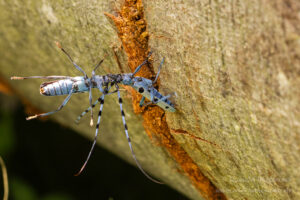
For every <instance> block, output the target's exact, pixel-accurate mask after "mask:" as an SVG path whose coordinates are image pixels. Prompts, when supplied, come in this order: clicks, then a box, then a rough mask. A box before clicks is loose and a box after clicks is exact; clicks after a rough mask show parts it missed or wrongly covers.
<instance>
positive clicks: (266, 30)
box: [0, 0, 300, 200]
mask: <svg viewBox="0 0 300 200" xmlns="http://www.w3.org/2000/svg"><path fill="white" fill-rule="evenodd" d="M144 6H145V13H146V20H147V23H148V31H149V33H150V35H151V39H150V47H151V49H152V50H153V52H154V54H155V59H154V61H155V64H154V66H155V67H156V68H155V70H156V71H157V66H158V65H159V62H160V59H161V58H162V56H164V57H166V62H165V64H164V66H163V68H162V71H161V75H160V83H161V86H160V88H161V91H162V92H163V93H164V94H166V93H167V92H176V93H177V98H176V99H175V103H176V108H177V109H178V112H176V113H174V114H172V113H166V116H167V121H168V125H169V127H170V128H171V129H174V130H178V129H180V130H185V131H186V132H188V133H189V134H190V135H193V136H196V137H201V138H204V139H206V140H208V141H210V142H213V143H215V144H217V146H214V145H211V144H209V143H206V142H203V141H200V140H197V139H195V137H191V136H189V135H180V134H176V133H175V132H174V133H173V134H174V137H176V139H177V141H178V142H179V143H180V144H181V146H182V147H183V148H184V149H185V150H186V152H187V153H188V154H189V156H191V157H192V158H193V160H194V161H195V162H196V163H197V165H198V166H199V168H200V169H201V171H202V172H203V173H204V174H205V175H206V176H207V177H208V178H209V179H210V180H211V181H212V182H213V183H214V185H215V186H216V187H217V188H218V189H220V190H221V191H222V192H224V194H225V195H226V197H228V199H248V200H249V199H300V191H299V188H300V165H299V161H300V149H299V147H300V136H299V134H300V105H299V104H300V90H299V85H300V59H299V58H300V23H299V22H300V20H299V18H300V16H299V11H300V3H299V2H297V1H293V0H290V1H279V0H275V1H267V0H265V1H257V0H256V1H250V0H246V1H230V2H228V1H204V0H203V1H191V0H187V1H163V0H154V1H144ZM117 7H118V5H116V4H115V2H114V1H100V0H98V1H84V0H76V1H70V2H69V1H36V0H31V1H25V2H23V1H22V2H21V1H17V0H1V1H0V20H1V24H0V27H1V28H0V34H1V35H0V51H1V59H0V73H1V74H2V75H3V77H4V78H6V79H7V80H8V79H9V78H10V77H11V76H30V75H68V76H79V75H81V74H80V72H79V71H77V70H76V69H75V68H74V67H73V66H72V64H71V63H70V62H69V61H68V59H67V57H66V56H65V55H63V53H62V52H61V51H60V50H59V49H58V48H56V46H55V44H54V41H59V42H61V44H62V45H63V47H64V48H65V49H66V50H67V51H68V52H69V53H70V54H71V55H72V57H73V59H74V60H75V61H76V63H77V64H79V65H80V66H82V67H83V68H84V70H85V71H86V72H87V73H88V74H90V73H91V71H92V68H93V67H94V66H95V65H96V64H97V62H98V61H99V59H101V58H103V57H104V54H108V55H109V56H107V59H106V60H105V62H104V64H103V67H102V68H101V70H98V73H99V74H100V73H101V74H105V73H108V72H111V73H119V70H118V67H117V64H116V61H115V60H114V57H113V53H112V50H111V47H112V46H118V45H120V42H119V40H118V38H117V34H116V31H115V29H114V27H113V25H112V24H111V23H109V21H108V20H107V19H106V17H105V16H104V15H103V12H109V13H114V12H115V10H116V9H117ZM119 55H120V56H121V57H122V58H123V59H122V61H123V62H122V63H123V66H124V67H125V69H124V70H125V71H127V72H129V68H128V67H127V66H126V64H125V63H126V62H125V61H126V56H125V55H123V54H122V53H121V52H119ZM41 82H43V81H42V80H24V81H10V83H11V85H12V86H13V88H14V89H16V90H17V91H18V93H20V95H21V96H23V97H24V98H26V99H27V100H29V101H30V102H31V103H32V104H33V105H34V106H35V107H37V108H39V109H41V110H42V111H51V110H54V109H56V108H57V107H58V106H59V105H60V103H61V102H62V101H63V99H64V97H44V96H41V95H40V94H39V85H40V83H41ZM99 95H100V93H97V91H94V99H95V98H96V97H97V96H99ZM122 96H124V97H125V103H124V105H125V108H124V110H125V111H126V114H127V115H126V120H127V123H128V126H129V133H130V134H131V137H132V142H133V146H134V149H135V152H136V154H137V157H138V159H139V161H140V162H141V163H142V165H143V167H144V168H145V169H146V170H147V171H149V172H151V173H152V174H153V175H155V176H156V177H159V178H160V179H162V180H163V181H164V182H166V183H167V184H169V185H170V186H172V187H173V188H175V189H177V190H178V191H180V192H182V193H184V194H185V195H187V196H188V197H190V198H191V199H201V198H202V197H201V196H200V193H199V192H198V191H197V190H196V189H195V188H194V186H193V185H191V182H190V181H189V178H188V177H186V176H185V175H184V174H183V173H181V169H180V167H179V166H178V165H177V163H175V161H174V160H173V159H172V158H171V157H170V156H169V154H168V153H167V152H166V151H165V150H164V148H161V147H160V146H159V145H158V144H157V143H156V142H155V138H154V139H153V140H152V141H150V139H149V138H148V136H147V134H146V133H145V131H144V128H143V126H142V119H141V118H140V117H139V116H136V115H135V114H134V113H133V111H132V108H131V103H130V97H129V95H128V93H126V91H123V92H122ZM87 107H88V94H76V95H74V96H72V98H71V100H70V102H69V103H68V104H67V106H66V107H65V108H64V109H63V110H62V111H60V112H59V113H57V114H55V115H53V116H52V117H51V118H52V119H54V120H55V121H57V122H58V123H61V124H63V125H65V126H68V127H70V128H72V129H74V130H76V131H77V132H78V133H80V134H82V135H85V136H86V137H88V138H91V139H92V138H93V135H94V128H90V127H89V120H88V119H89V117H85V119H83V120H82V122H81V123H80V125H76V124H75V123H74V120H75V119H76V117H77V116H78V115H79V114H80V113H81V112H82V111H83V110H85V109H86V108H87ZM95 110H96V109H95ZM96 113H97V112H96ZM88 116H89V115H88ZM100 127H101V132H100V136H99V139H98V144H99V145H101V146H103V147H105V148H107V149H109V150H110V151H112V152H114V153H116V154H118V155H119V156H120V157H122V158H124V159H126V160H128V161H129V162H131V163H133V160H132V158H131V154H130V151H129V147H128V144H127V140H126V138H125V136H124V130H123V125H122V122H121V115H120V111H119V106H118V103H117V98H116V96H114V95H111V96H108V97H107V99H106V100H105V105H104V110H103V121H102V122H101V125H100ZM46 137H47V136H45V138H46ZM112 173H113V172H112Z"/></svg>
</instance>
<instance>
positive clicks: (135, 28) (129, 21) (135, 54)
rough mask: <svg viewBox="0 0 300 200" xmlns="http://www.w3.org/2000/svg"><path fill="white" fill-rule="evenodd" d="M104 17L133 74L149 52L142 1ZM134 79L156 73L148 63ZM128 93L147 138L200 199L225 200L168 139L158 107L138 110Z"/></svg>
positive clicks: (136, 98)
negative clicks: (114, 29)
mask: <svg viewBox="0 0 300 200" xmlns="http://www.w3.org/2000/svg"><path fill="white" fill-rule="evenodd" d="M105 15H106V16H108V17H109V18H110V19H112V21H113V22H114V24H115V26H116V27H117V30H118V36H119V38H120V39H121V41H122V45H123V48H124V50H125V52H126V54H127V56H128V65H129V67H130V69H131V71H134V70H135V68H136V67H137V66H138V65H139V64H140V63H142V62H143V61H144V60H145V59H146V57H147V55H148V52H149V47H148V39H149V34H148V32H147V23H146V20H145V19H144V10H143V5H142V1H141V0H125V1H124V4H123V6H122V8H121V9H120V10H119V11H118V12H117V16H115V15H112V14H109V13H105ZM137 76H142V77H145V78H149V79H152V78H153V77H154V76H155V73H154V70H153V67H152V64H151V62H148V63H147V64H146V66H144V67H142V69H141V70H140V71H139V73H138V74H137ZM158 84H159V82H158ZM129 92H130V93H131V95H132V102H133V108H134V112H135V113H141V114H142V116H143V119H144V123H143V125H144V127H145V130H146V132H147V134H148V135H149V137H150V138H152V136H155V138H157V139H158V140H159V142H160V144H161V145H162V146H163V147H165V148H166V149H167V150H168V152H169V153H170V155H171V156H172V157H173V158H174V159H175V160H176V162H177V163H178V164H179V165H180V166H181V168H182V169H183V171H184V172H185V173H186V174H187V175H188V177H189V178H190V180H191V182H192V184H193V185H194V186H195V187H196V188H197V189H198V191H199V192H200V193H201V195H202V196H203V197H204V198H206V199H226V197H225V196H224V194H223V193H222V192H221V191H219V190H218V189H217V188H216V187H215V186H214V185H213V184H212V182H211V181H210V180H209V179H208V178H207V177H206V176H204V174H203V173H202V172H201V171H200V169H199V167H198V166H197V164H196V163H195V162H194V161H193V160H192V158H191V157H190V156H189V155H188V154H187V153H186V152H185V150H184V149H183V148H182V147H181V146H180V144H179V143H178V142H177V141H176V140H175V138H174V137H173V136H172V135H171V133H170V129H169V127H168V124H167V122H166V117H165V114H164V110H162V109H161V108H160V107H158V106H154V107H150V106H148V107H146V108H140V106H139V101H140V99H141V95H140V94H138V93H137V92H136V91H135V90H133V89H130V90H129Z"/></svg>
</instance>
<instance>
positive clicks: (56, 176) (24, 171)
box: [0, 93, 187, 200]
mask: <svg viewBox="0 0 300 200" xmlns="http://www.w3.org/2000/svg"><path fill="white" fill-rule="evenodd" d="M26 116H27V115H26V114H25V113H24V107H23V106H22V105H21V104H20V102H19V101H18V99H17V98H15V97H12V96H7V95H4V94H2V93H0V155H1V156H2V157H3V159H4V161H5V164H6V167H7V171H8V178H9V186H10V191H9V192H10V193H9V199H11V200H37V199H42V200H71V199H72V200H73V199H109V200H113V199H114V200H117V199H130V200H134V199H180V200H181V199H187V198H186V197H184V196H182V195H181V194H179V193H178V192H176V191H175V190H172V189H171V188H169V187H168V186H165V185H158V184H155V183H152V182H151V181H150V180H148V179H147V178H146V177H145V176H144V175H143V174H142V173H141V172H140V171H139V170H138V169H137V168H135V167H133V166H131V165H129V164H127V163H126V162H124V161H123V160H121V159H119V158H117V157H116V156H115V155H113V154H111V153H110V152H108V151H106V150H104V149H102V148H100V147H97V148H95V151H94V153H93V156H92V157H91V159H90V161H89V163H88V165H87V167H86V169H85V171H84V172H83V173H82V174H81V175H80V176H79V177H75V176H74V174H75V173H77V172H78V170H79V169H80V167H81V165H82V163H83V161H84V159H85V158H86V156H87V153H88V151H89V148H90V147H91V141H88V140H86V139H85V138H83V137H82V136H80V135H78V134H77V133H76V132H73V131H72V130H69V129H67V128H65V127H62V126H61V125H59V124H56V123H54V122H52V121H50V120H45V121H41V120H31V121H26V120H25V117H26ZM70 123H74V122H73V121H70ZM0 176H1V184H0V195H1V197H0V198H2V196H3V183H2V174H1V175H0Z"/></svg>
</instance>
